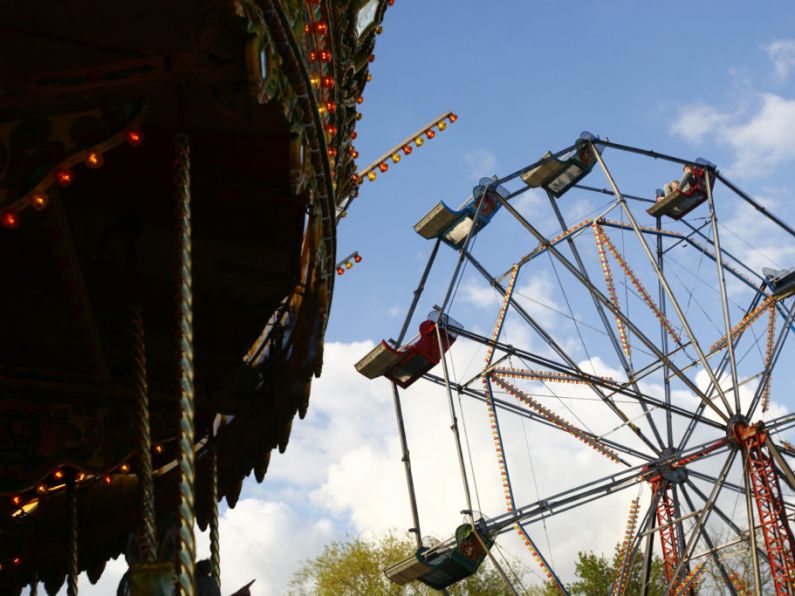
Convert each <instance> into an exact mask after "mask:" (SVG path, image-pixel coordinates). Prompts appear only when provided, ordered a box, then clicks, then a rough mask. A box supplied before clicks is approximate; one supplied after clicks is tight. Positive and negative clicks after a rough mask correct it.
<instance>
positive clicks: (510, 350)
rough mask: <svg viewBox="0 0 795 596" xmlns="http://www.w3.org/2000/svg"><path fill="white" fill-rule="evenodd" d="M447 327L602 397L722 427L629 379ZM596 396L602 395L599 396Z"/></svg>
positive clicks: (645, 370)
mask: <svg viewBox="0 0 795 596" xmlns="http://www.w3.org/2000/svg"><path fill="white" fill-rule="evenodd" d="M450 329H451V330H454V331H455V333H456V334H457V335H458V336H460V337H463V338H466V339H470V340H472V341H474V342H476V343H480V344H482V345H485V346H489V347H491V346H493V347H495V348H497V349H499V350H500V351H502V352H505V353H506V354H508V355H512V356H517V357H518V358H522V359H524V360H527V361H529V362H532V363H534V364H537V365H540V366H544V367H547V368H549V369H551V370H553V371H557V372H559V373H562V374H565V375H569V376H571V377H573V378H577V379H579V380H581V381H582V382H583V383H586V384H588V385H593V386H599V387H602V388H603V389H605V390H607V391H609V392H610V393H608V394H607V395H606V396H605V398H606V399H607V400H611V401H612V398H613V397H614V396H615V395H624V396H626V397H630V398H632V399H635V400H637V401H638V402H642V403H645V404H646V405H648V406H653V407H656V408H661V409H665V410H670V411H671V412H672V413H674V414H677V415H679V416H683V417H685V418H688V419H690V420H693V419H694V420H696V421H698V422H699V423H701V424H704V425H707V426H710V427H713V428H716V429H721V430H722V429H723V428H724V426H723V425H722V424H721V423H719V422H716V421H715V420H710V419H709V418H705V417H703V416H701V415H700V413H694V412H691V411H690V410H687V409H685V408H682V407H680V406H675V405H673V404H666V403H665V402H664V401H662V400H660V399H658V398H656V397H652V396H651V395H647V394H639V395H638V394H635V392H634V391H632V390H631V389H629V388H628V386H629V384H628V383H625V384H618V383H615V382H610V381H608V380H606V379H604V378H602V377H596V376H594V375H590V374H588V373H586V372H584V371H582V370H579V371H578V370H572V369H570V368H568V367H567V366H565V365H563V364H561V363H558V362H555V361H553V360H550V359H548V358H546V357H544V356H541V355H538V354H533V353H531V352H526V351H524V350H521V349H519V348H516V347H515V346H512V345H509V344H504V343H501V342H495V341H494V340H492V339H490V338H487V337H484V336H482V335H479V334H477V333H475V332H473V331H468V330H466V329H463V328H461V327H450ZM657 364H658V366H659V363H657ZM656 368H657V367H648V368H646V369H644V371H643V372H642V373H639V374H638V375H637V378H638V379H642V378H643V377H645V376H647V375H648V374H651V373H652V372H654V370H656ZM488 371H489V369H486V370H485V371H482V372H480V373H478V376H477V377H474V378H473V379H472V380H471V381H468V382H467V384H466V385H464V386H467V387H468V386H469V385H470V384H471V383H472V382H473V381H475V380H479V379H480V378H481V377H482V376H483V375H484V374H486V373H487V372H488ZM432 376H433V375H430V377H432ZM599 399H601V397H599ZM622 420H623V419H622ZM628 420H629V419H628Z"/></svg>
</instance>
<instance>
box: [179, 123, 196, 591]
mask: <svg viewBox="0 0 795 596" xmlns="http://www.w3.org/2000/svg"><path fill="white" fill-rule="evenodd" d="M174 149H175V153H176V159H175V167H176V172H175V178H176V183H177V226H178V230H179V300H178V304H179V306H178V311H177V313H178V314H177V317H178V333H177V335H178V342H179V471H180V475H179V556H178V560H177V581H178V583H179V593H180V594H182V595H183V596H194V595H195V594H196V577H195V571H196V569H195V567H196V539H195V537H194V534H193V524H194V521H195V512H194V504H195V492H194V491H195V480H196V462H195V459H194V453H193V442H194V436H195V429H194V420H193V418H194V386H193V288H192V273H191V267H192V262H191V213H190V199H191V197H190V144H189V140H188V136H187V135H186V134H184V133H180V134H177V135H175V136H174Z"/></svg>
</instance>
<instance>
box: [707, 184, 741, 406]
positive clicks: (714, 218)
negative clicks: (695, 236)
mask: <svg viewBox="0 0 795 596" xmlns="http://www.w3.org/2000/svg"><path fill="white" fill-rule="evenodd" d="M705 188H706V189H707V204H708V205H709V219H710V223H711V225H712V242H713V244H714V246H715V265H716V267H717V270H718V286H719V288H720V303H721V310H722V312H723V326H724V328H725V330H726V336H727V342H726V349H727V351H728V354H729V369H730V371H731V379H732V386H733V387H732V392H733V393H734V410H733V412H734V413H738V414H739V412H740V384H739V380H738V376H737V361H736V360H735V357H734V342H733V341H731V328H732V324H731V316H730V315H729V295H728V293H727V291H726V279H725V276H724V269H723V253H722V252H721V249H720V234H719V233H718V215H717V213H716V211H715V201H714V199H713V197H712V185H711V184H706V185H705Z"/></svg>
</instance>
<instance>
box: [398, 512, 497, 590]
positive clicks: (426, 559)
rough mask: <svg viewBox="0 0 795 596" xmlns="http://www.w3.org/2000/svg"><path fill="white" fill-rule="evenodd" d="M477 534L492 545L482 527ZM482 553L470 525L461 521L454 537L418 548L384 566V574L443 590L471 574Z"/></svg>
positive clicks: (483, 555)
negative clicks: (431, 545)
mask: <svg viewBox="0 0 795 596" xmlns="http://www.w3.org/2000/svg"><path fill="white" fill-rule="evenodd" d="M480 536H481V538H482V539H483V542H484V543H485V544H486V546H487V547H488V548H491V546H492V544H494V541H493V540H492V539H491V537H490V536H489V535H488V534H487V533H486V532H484V531H482V530H481V532H480ZM486 554H487V553H486V551H485V549H484V548H483V546H482V545H481V544H480V541H479V540H478V539H477V536H475V533H474V530H473V528H472V526H471V525H470V524H462V525H460V526H458V528H457V529H456V531H455V540H451V541H449V542H448V543H445V544H443V545H441V546H439V547H435V548H432V549H429V548H427V547H425V546H423V547H420V548H419V550H417V552H416V553H415V554H414V556H413V557H409V558H408V559H405V560H403V561H401V562H400V563H396V564H395V565H392V566H391V567H388V568H387V569H385V570H384V573H385V574H386V576H387V578H389V579H390V580H391V581H393V582H394V583H396V584H398V585H401V586H404V585H406V584H407V583H409V582H410V581H413V580H419V581H421V582H422V583H424V584H425V585H426V586H430V587H431V588H434V589H435V590H443V589H444V588H447V587H449V586H452V585H453V584H455V583H457V582H460V581H461V580H463V579H466V578H467V577H469V576H470V575H472V574H474V573H475V572H476V571H477V570H478V568H479V567H480V564H481V563H482V562H483V559H485V558H486Z"/></svg>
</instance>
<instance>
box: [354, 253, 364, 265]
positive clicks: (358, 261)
mask: <svg viewBox="0 0 795 596" xmlns="http://www.w3.org/2000/svg"><path fill="white" fill-rule="evenodd" d="M353 260H354V261H356V262H357V263H361V262H362V256H361V255H360V254H356V255H354V256H353Z"/></svg>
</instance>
